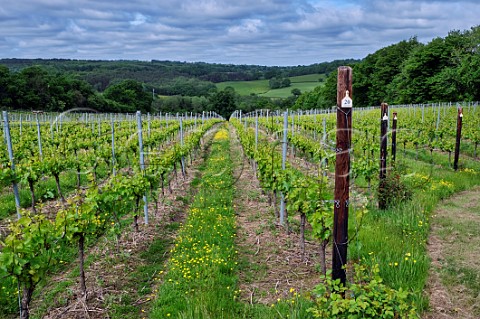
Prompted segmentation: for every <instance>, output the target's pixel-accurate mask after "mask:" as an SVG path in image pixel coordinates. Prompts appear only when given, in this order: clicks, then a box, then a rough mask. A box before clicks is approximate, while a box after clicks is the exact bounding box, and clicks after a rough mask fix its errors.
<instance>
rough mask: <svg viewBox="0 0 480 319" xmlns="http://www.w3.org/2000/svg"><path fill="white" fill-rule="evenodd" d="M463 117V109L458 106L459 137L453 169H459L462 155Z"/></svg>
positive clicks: (456, 142)
mask: <svg viewBox="0 0 480 319" xmlns="http://www.w3.org/2000/svg"><path fill="white" fill-rule="evenodd" d="M462 119H463V109H462V108H461V107H459V108H458V116H457V138H456V141H455V158H454V160H453V169H454V170H455V171H456V170H458V157H459V156H460V139H461V137H462Z"/></svg>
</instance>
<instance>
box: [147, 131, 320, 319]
mask: <svg viewBox="0 0 480 319" xmlns="http://www.w3.org/2000/svg"><path fill="white" fill-rule="evenodd" d="M201 169H202V170H203V175H202V178H201V181H200V185H199V188H198V193H197V195H196V196H195V199H194V201H193V203H192V205H191V206H190V210H189V216H188V218H187V221H186V222H185V224H184V225H183V226H182V227H181V229H180V230H179V234H178V236H177V240H176V243H175V247H174V249H172V250H171V257H170V260H169V263H168V265H167V273H166V275H165V276H164V277H163V283H162V285H161V286H160V287H159V291H158V296H157V299H156V300H155V302H154V305H153V306H152V310H151V313H150V318H152V319H157V318H158V319H160V318H161V319H163V318H190V319H194V318H195V319H202V318H266V319H268V318H272V319H273V318H287V317H288V318H307V313H306V308H307V307H308V305H310V303H309V302H308V301H306V300H301V299H300V298H299V296H297V295H292V297H291V299H289V300H281V301H279V302H278V303H275V304H274V305H269V306H266V305H248V304H245V303H243V302H240V301H238V297H239V295H240V291H239V290H238V288H237V280H238V278H237V273H238V271H240V269H241V265H239V264H241V262H239V260H238V252H237V251H236V247H235V237H236V225H235V223H236V218H235V212H234V210H233V196H234V191H233V186H234V185H233V184H234V180H233V175H232V172H233V163H232V160H231V158H230V152H229V140H228V134H227V133H226V130H225V129H221V130H220V131H219V133H217V134H216V135H215V137H214V140H213V143H212V145H211V155H210V156H209V157H208V159H207V161H206V162H205V165H204V166H203V167H202V168H201Z"/></svg>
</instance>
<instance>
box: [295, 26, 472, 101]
mask: <svg viewBox="0 0 480 319" xmlns="http://www.w3.org/2000/svg"><path fill="white" fill-rule="evenodd" d="M350 66H352V68H353V88H352V90H353V103H354V105H355V107H366V106H375V105H380V104H381V103H382V102H388V103H390V104H416V103H429V102H441V101H443V102H449V101H478V100H480V26H476V27H472V28H471V29H470V30H465V31H458V30H454V31H450V32H449V33H448V35H447V36H446V37H445V38H441V37H438V38H435V39H433V40H432V41H430V42H429V43H427V44H422V43H420V42H419V41H418V39H417V38H416V37H412V38H410V39H409V40H404V41H400V42H398V43H396V44H393V45H390V46H387V47H384V48H382V49H380V50H378V51H376V52H374V53H372V54H369V55H368V56H367V57H365V58H364V59H363V60H361V61H360V62H358V63H353V64H350ZM336 80H337V73H336V71H335V72H332V73H330V75H329V77H327V79H326V81H325V86H323V87H317V88H316V89H315V90H313V91H312V92H305V93H303V94H302V95H300V97H299V98H298V99H297V101H296V103H295V105H294V108H295V109H313V108H329V107H332V106H334V105H336V101H337V95H336V92H337V89H336Z"/></svg>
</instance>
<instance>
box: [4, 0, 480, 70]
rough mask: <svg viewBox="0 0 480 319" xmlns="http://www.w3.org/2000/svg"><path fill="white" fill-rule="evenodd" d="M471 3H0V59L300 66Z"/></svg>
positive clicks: (432, 24) (344, 54) (450, 20)
mask: <svg viewBox="0 0 480 319" xmlns="http://www.w3.org/2000/svg"><path fill="white" fill-rule="evenodd" d="M479 14H480V1H479V0H461V1H450V0H436V1H433V0H432V1H429V0H412V1H405V0H372V1H369V0H337V1H335V0H291V1H288V0H176V1H173V0H0V58H68V59H101V60H117V59H128V60H130V59H133V60H146V61H149V60H152V59H156V60H173V61H189V62H196V61H203V62H213V63H233V64H259V65H282V66H283V65H308V64H312V63H317V62H323V61H331V60H334V59H343V58H363V57H365V56H366V55H367V54H369V53H373V52H375V51H376V50H378V49H380V48H382V47H384V46H387V45H390V44H393V43H396V42H398V41H401V40H408V39H409V38H410V37H412V36H417V37H418V39H419V40H420V41H421V42H424V43H426V42H428V41H430V40H431V39H432V38H434V37H445V36H446V35H447V33H448V31H450V30H465V29H470V28H471V27H472V26H475V25H478V24H480V22H479V21H480V18H479Z"/></svg>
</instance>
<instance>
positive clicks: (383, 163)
mask: <svg viewBox="0 0 480 319" xmlns="http://www.w3.org/2000/svg"><path fill="white" fill-rule="evenodd" d="M387 114H388V104H387V103H382V105H381V115H380V120H381V122H380V176H379V178H380V181H379V190H378V191H379V193H380V196H379V198H378V207H379V208H380V209H385V208H387V203H386V200H385V191H384V187H385V185H384V184H385V178H386V177H387V156H388V155H387V130H388V115H387Z"/></svg>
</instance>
